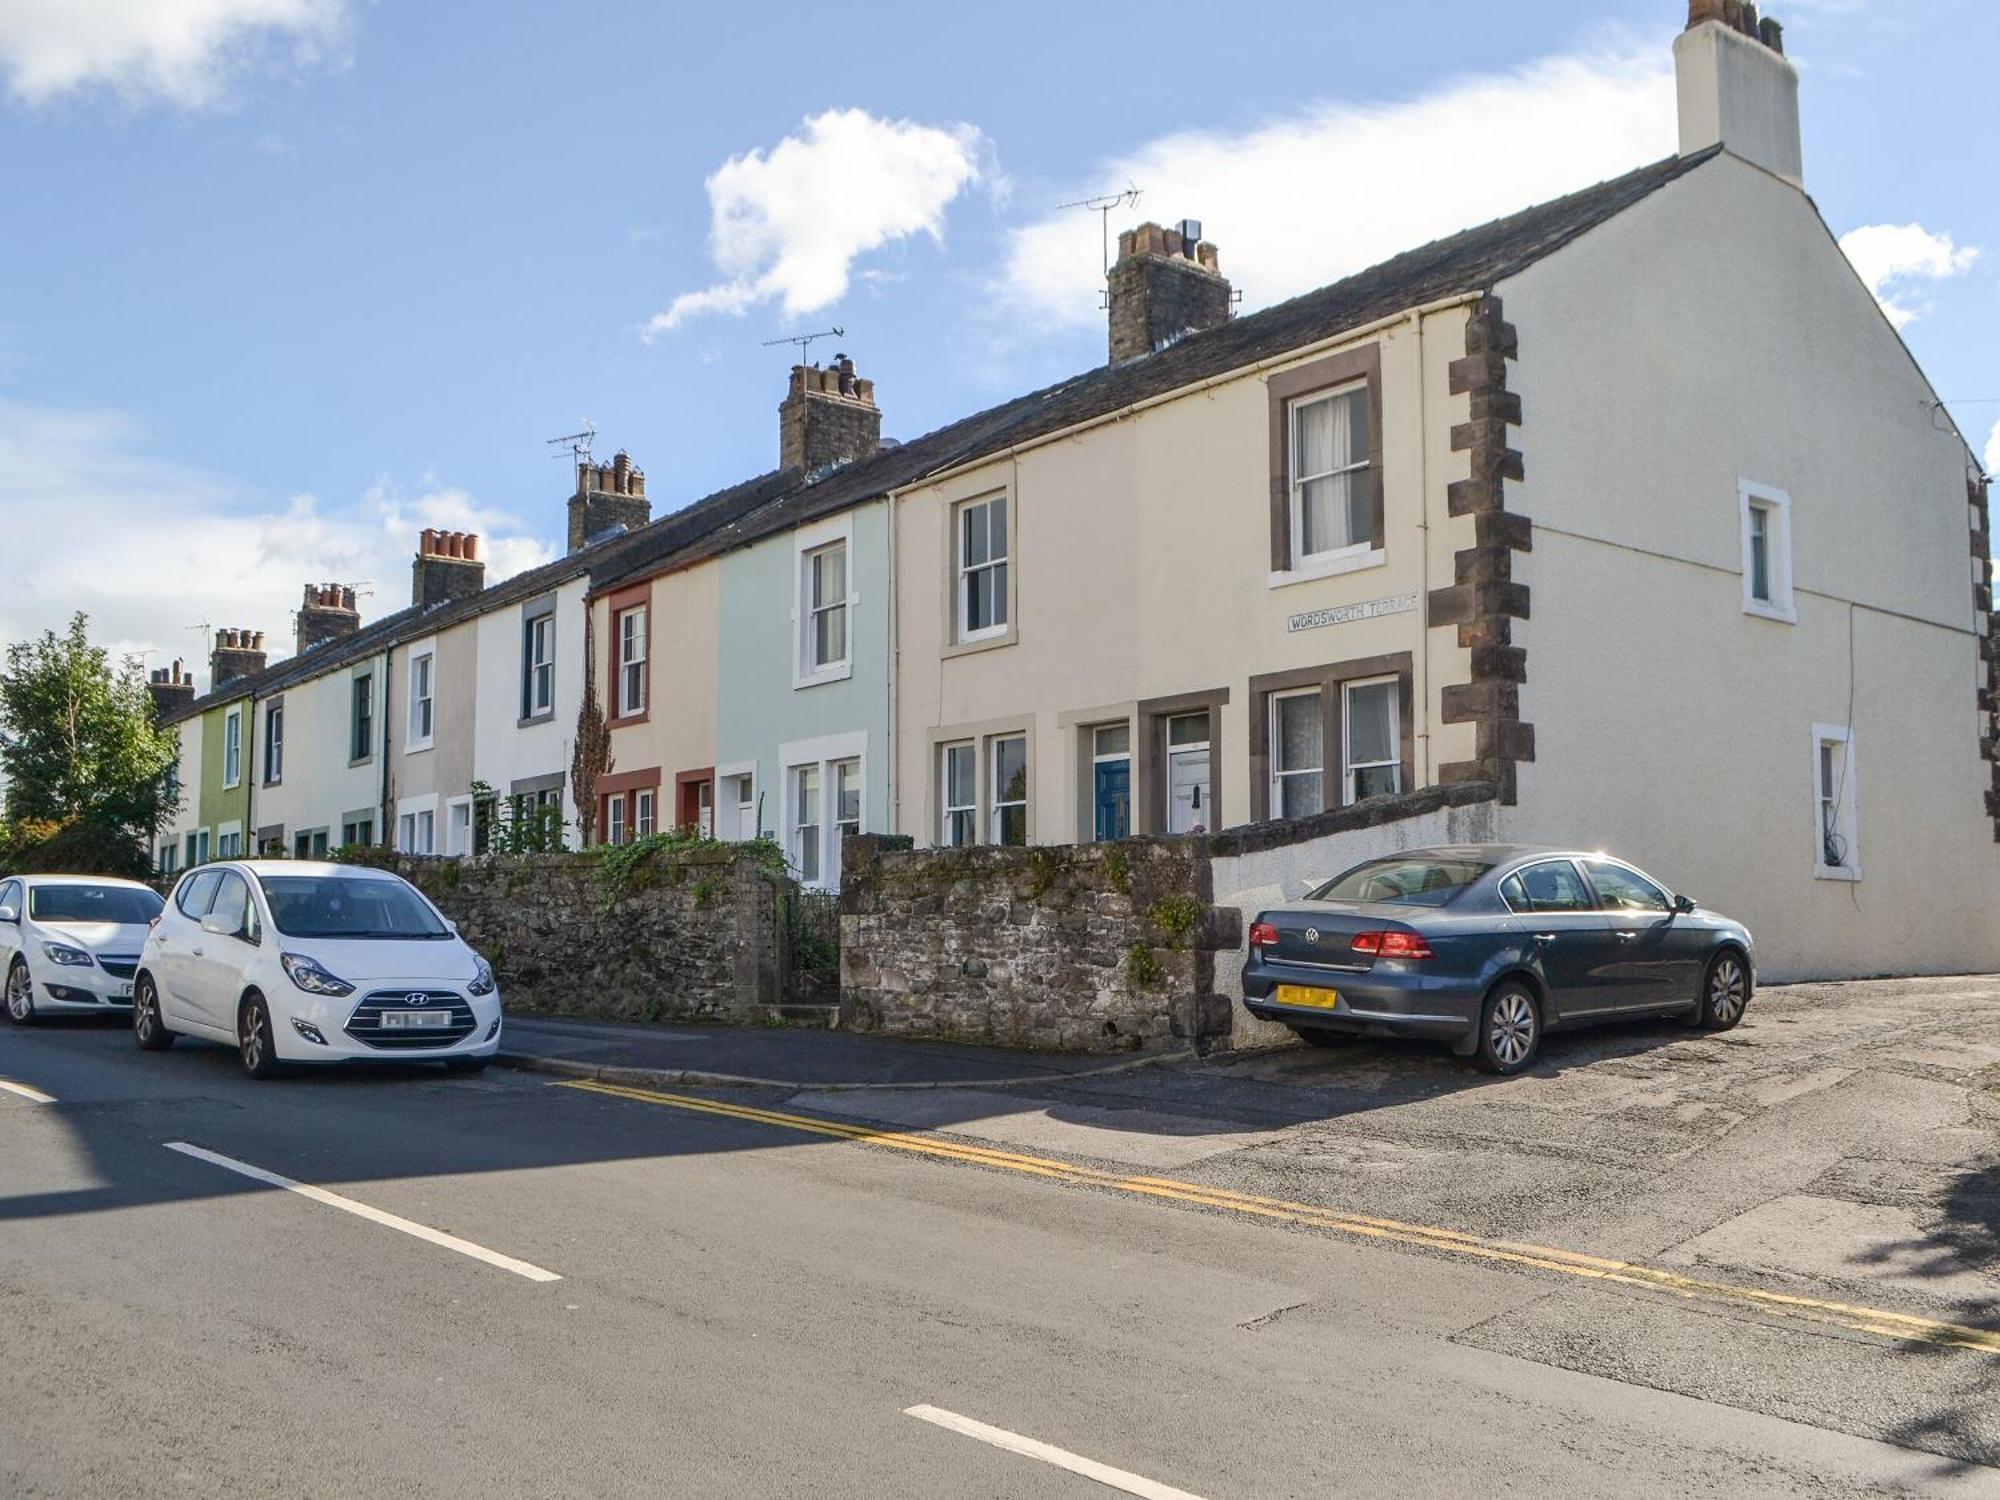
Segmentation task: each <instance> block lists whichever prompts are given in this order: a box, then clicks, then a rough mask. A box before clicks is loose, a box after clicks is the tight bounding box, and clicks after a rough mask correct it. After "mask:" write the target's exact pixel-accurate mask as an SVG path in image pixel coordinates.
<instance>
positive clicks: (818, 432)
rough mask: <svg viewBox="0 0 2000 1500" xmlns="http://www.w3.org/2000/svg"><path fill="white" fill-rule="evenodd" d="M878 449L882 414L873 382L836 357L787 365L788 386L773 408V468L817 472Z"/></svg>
mask: <svg viewBox="0 0 2000 1500" xmlns="http://www.w3.org/2000/svg"><path fill="white" fill-rule="evenodd" d="M881 446H882V413H881V411H880V410H879V409H878V408H877V407H876V405H875V382H874V381H872V380H868V379H865V378H864V377H862V376H861V375H859V374H857V373H856V371H855V366H854V361H853V360H852V359H850V358H849V357H848V356H847V355H846V354H844V353H841V354H836V355H834V357H833V364H832V365H831V366H830V367H829V368H827V369H824V370H822V369H821V368H820V367H819V366H818V365H803V364H801V365H794V366H792V377H791V384H790V387H789V389H788V391H787V393H786V396H785V399H784V401H783V402H781V403H780V404H779V406H778V466H779V467H780V468H781V469H797V470H800V471H802V472H803V473H806V474H818V473H821V472H823V471H825V470H827V469H830V468H833V467H835V466H837V465H840V464H847V463H854V462H856V461H857V460H859V459H863V458H867V457H868V456H869V455H870V454H872V453H874V452H876V451H877V450H878V449H880V448H881Z"/></svg>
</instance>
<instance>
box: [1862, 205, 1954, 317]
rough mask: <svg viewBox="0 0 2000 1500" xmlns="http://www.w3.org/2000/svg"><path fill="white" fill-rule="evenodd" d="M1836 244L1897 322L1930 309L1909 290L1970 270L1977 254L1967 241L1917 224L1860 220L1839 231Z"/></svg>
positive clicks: (1883, 309)
mask: <svg viewBox="0 0 2000 1500" xmlns="http://www.w3.org/2000/svg"><path fill="white" fill-rule="evenodd" d="M1840 248H1841V249H1842V250H1844V251H1846V252H1847V258H1848V259H1849V260H1850V261H1852V262H1853V263H1854V269H1855V270H1856V271H1857V272H1859V273H1860V275H1861V279H1862V280H1863V281H1864V282H1866V283H1867V284H1868V290H1869V291H1871V292H1873V293H1874V294H1875V300H1876V301H1877V302H1879V303H1881V304H1882V311H1883V312H1884V313H1886V314H1888V317H1889V321H1890V322H1891V323H1893V324H1895V325H1896V326H1897V327H1898V328H1903V327H1906V326H1908V325H1909V324H1910V323H1911V322H1912V321H1914V320H1915V319H1917V318H1919V317H1922V316H1923V315H1924V314H1925V313H1927V312H1929V311H1930V304H1929V303H1928V302H1925V301H1924V300H1923V299H1922V297H1921V296H1913V294H1914V293H1916V292H1917V291H1918V289H1919V288H1920V287H1921V286H1922V285H1923V284H1924V283H1926V282H1932V281H1943V280H1944V279H1946V278H1947V277H1950V276H1956V275H1958V274H1959V273H1961V272H1963V271H1967V270H1970V269H1971V268H1972V263H1973V262H1974V261H1975V260H1977V259H1979V251H1978V249H1977V248H1975V247H1974V246H1971V245H1955V244H1953V243H1952V239H1951V236H1950V235H1948V234H1932V233H1931V232H1930V231H1929V230H1928V229H1926V228H1924V226H1923V225H1921V224H1864V225H1863V226H1862V227H1861V228H1859V229H1850V230H1848V231H1847V233H1846V234H1843V235H1842V236H1841V237H1840Z"/></svg>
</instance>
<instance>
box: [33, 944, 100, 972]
mask: <svg viewBox="0 0 2000 1500" xmlns="http://www.w3.org/2000/svg"><path fill="white" fill-rule="evenodd" d="M42 952H44V953H46V954H48V956H49V961H50V962H51V963H58V964H71V965H75V966H76V967H79V968H89V967H90V965H91V964H92V963H93V962H95V960H93V959H92V958H91V956H90V955H89V954H88V953H86V952H84V951H83V949H81V948H72V947H71V946H70V945H69V944H68V943H43V944H42Z"/></svg>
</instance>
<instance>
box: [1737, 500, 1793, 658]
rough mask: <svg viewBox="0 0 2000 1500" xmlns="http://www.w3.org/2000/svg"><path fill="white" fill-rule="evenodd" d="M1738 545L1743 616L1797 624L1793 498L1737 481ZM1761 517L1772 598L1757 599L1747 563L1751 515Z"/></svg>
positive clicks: (1751, 574)
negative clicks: (1793, 562)
mask: <svg viewBox="0 0 2000 1500" xmlns="http://www.w3.org/2000/svg"><path fill="white" fill-rule="evenodd" d="M1736 510H1737V529H1738V533H1739V534H1738V543H1739V547H1740V554H1739V555H1740V559H1741V562H1742V567H1743V613H1745V614H1746V615H1758V616H1761V617H1762V618H1763V619H1766V620H1778V621H1780V622H1782V623H1784V624H1786V625H1796V624H1798V622H1799V611H1798V602H1797V600H1796V599H1795V598H1794V596H1793V592H1792V497H1791V496H1790V495H1788V494H1786V493H1785V492H1784V491H1783V490H1780V489H1773V488H1772V487H1771V486H1770V485H1768V484H1758V483H1757V482H1756V481H1755V480H1751V479H1739V480H1737V481H1736ZM1757 511H1762V512H1763V513H1764V518H1765V524H1764V550H1765V554H1766V555H1765V571H1766V572H1767V573H1768V574H1769V579H1768V582H1769V583H1770V586H1771V597H1770V598H1769V599H1759V598H1758V597H1756V595H1755V594H1754V593H1753V592H1752V588H1753V586H1754V582H1755V570H1754V569H1753V568H1752V566H1751V560H1750V526H1751V517H1752V514H1753V512H1757Z"/></svg>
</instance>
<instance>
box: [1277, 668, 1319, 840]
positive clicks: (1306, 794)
mask: <svg viewBox="0 0 2000 1500" xmlns="http://www.w3.org/2000/svg"><path fill="white" fill-rule="evenodd" d="M1325 725H1326V700H1325V698H1324V697H1323V696H1322V695H1321V693H1320V690H1319V689H1318V688H1307V689H1305V690H1304V691H1303V692H1294V693H1273V694H1271V815H1272V816H1273V817H1277V818H1303V817H1307V816H1309V815H1310V814H1312V813H1316V812H1321V811H1324V810H1325V808H1326V734H1325Z"/></svg>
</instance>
